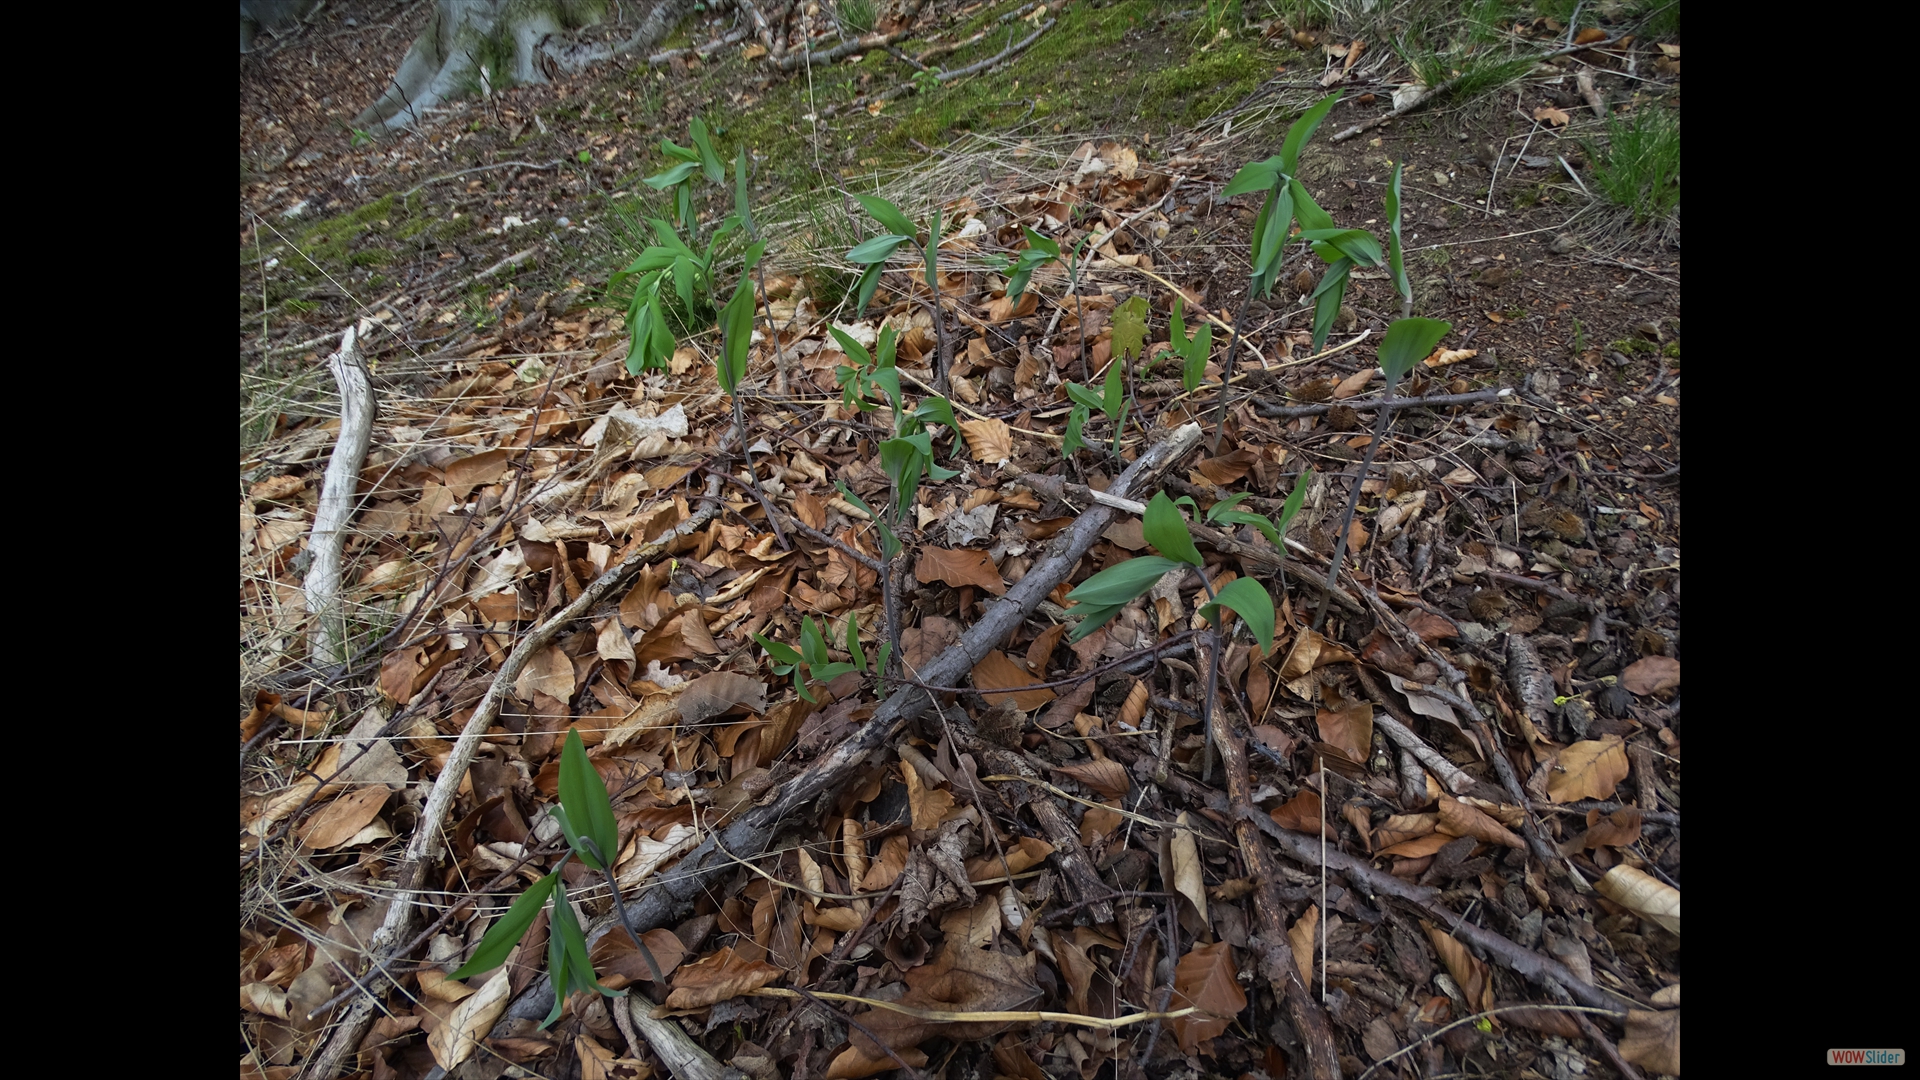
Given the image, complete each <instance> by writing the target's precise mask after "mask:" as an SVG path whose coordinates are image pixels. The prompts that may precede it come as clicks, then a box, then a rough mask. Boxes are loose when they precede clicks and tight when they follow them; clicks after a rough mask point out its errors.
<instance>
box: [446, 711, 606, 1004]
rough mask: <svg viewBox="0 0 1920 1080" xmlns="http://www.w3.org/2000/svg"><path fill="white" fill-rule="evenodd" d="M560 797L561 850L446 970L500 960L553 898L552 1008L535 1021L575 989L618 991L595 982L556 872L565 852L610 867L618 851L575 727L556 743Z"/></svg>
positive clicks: (600, 785)
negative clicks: (466, 953) (547, 870)
mask: <svg viewBox="0 0 1920 1080" xmlns="http://www.w3.org/2000/svg"><path fill="white" fill-rule="evenodd" d="M559 794H560V805H559V806H557V807H554V809H553V817H554V820H555V821H556V822H558V823H559V825H560V831H561V832H562V833H563V834H565V836H566V838H567V847H568V849H569V850H568V852H567V854H566V855H565V856H563V857H562V858H561V860H560V865H558V866H556V867H554V868H553V872H552V873H550V874H548V875H547V876H545V877H543V878H541V879H540V880H539V881H537V882H535V883H534V885H533V887H531V888H529V889H527V890H526V891H525V892H523V893H521V894H520V896H519V897H518V898H517V899H515V900H514V902H513V903H512V905H510V906H509V907H508V908H507V911H506V914H504V915H502V916H500V917H499V918H498V919H495V920H494V922H493V925H492V926H490V927H488V928H487V932H486V934H485V936H483V937H482V938H481V939H480V944H479V945H478V946H477V947H475V949H474V951H473V955H472V956H471V957H469V958H468V960H467V962H466V963H465V964H462V965H461V966H460V967H459V969H458V970H456V971H454V972H453V973H452V974H451V975H450V976H448V977H449V978H453V979H464V978H467V977H469V976H472V975H477V974H479V973H481V972H483V971H488V970H490V969H492V968H496V967H499V966H500V965H501V964H504V963H506V960H507V957H508V955H509V954H511V953H512V952H513V947H514V946H515V945H518V944H520V939H521V938H524V937H526V935H527V931H528V930H529V929H531V928H532V926H533V920H534V919H535V917H537V916H538V915H539V914H540V909H541V908H543V907H545V906H546V903H547V901H548V899H552V901H553V917H552V918H551V919H550V920H549V929H548V937H547V970H548V972H549V973H550V974H551V975H552V976H553V988H554V1002H553V1011H552V1012H551V1013H548V1014H547V1018H546V1020H544V1021H543V1022H542V1023H541V1024H540V1027H541V1028H542V1029H545V1028H547V1027H548V1026H550V1025H552V1023H553V1022H554V1021H555V1020H557V1019H559V1017H560V1009H561V1007H562V1006H563V1005H564V1004H565V1003H566V1000H567V996H568V995H569V994H572V993H574V992H575V991H588V990H590V991H595V992H597V993H601V994H605V995H607V996H608V997H624V996H625V995H626V991H624V990H609V989H607V988H606V987H604V986H602V985H600V981H599V978H598V977H597V976H596V975H595V974H594V971H593V961H592V959H591V958H590V957H589V956H588V954H587V935H586V932H585V931H584V930H583V929H581V926H580V920H579V919H578V918H577V917H576V916H575V915H574V913H573V906H572V905H571V904H569V903H568V902H567V887H566V885H565V883H564V882H563V880H562V878H561V871H562V869H564V868H565V867H566V864H567V859H570V858H578V859H579V860H580V861H581V862H583V863H585V864H586V865H587V866H588V867H590V868H592V869H594V870H598V871H600V872H602V873H603V874H609V875H610V874H611V872H612V870H613V862H614V859H615V858H616V857H618V855H619V853H620V831H619V826H618V823H617V822H616V821H615V819H614V816H613V802H612V800H611V799H609V798H608V797H607V785H606V782H605V781H603V780H602V779H601V778H600V773H599V770H597V769H595V768H594V767H593V763H592V762H591V761H589V760H587V751H586V746H585V744H584V743H582V742H581V741H580V732H579V731H578V730H569V731H568V732H567V741H566V744H565V745H564V746H563V747H562V749H561V751H560V791H559Z"/></svg>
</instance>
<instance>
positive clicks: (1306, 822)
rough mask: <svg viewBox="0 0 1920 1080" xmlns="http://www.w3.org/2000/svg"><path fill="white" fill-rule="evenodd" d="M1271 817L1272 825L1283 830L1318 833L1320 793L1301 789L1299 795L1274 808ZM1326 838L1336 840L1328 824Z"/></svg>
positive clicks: (1309, 789) (1310, 789) (1304, 788)
mask: <svg viewBox="0 0 1920 1080" xmlns="http://www.w3.org/2000/svg"><path fill="white" fill-rule="evenodd" d="M1271 816H1272V818H1273V822H1274V824H1276V825H1278V826H1280V827H1281V828H1283V829H1291V830H1293V831H1294V832H1303V833H1318V832H1319V831H1320V793H1319V792H1317V791H1314V790H1313V789H1312V788H1306V787H1303V788H1301V789H1300V792H1299V794H1297V795H1295V796H1294V797H1293V798H1291V799H1288V800H1287V801H1286V802H1284V803H1281V804H1280V805H1279V806H1276V807H1274V808H1273V811H1272V813H1271ZM1327 838H1328V839H1329V840H1333V839H1338V837H1337V836H1336V835H1335V834H1334V831H1333V827H1332V825H1330V824H1329V825H1328V827H1327Z"/></svg>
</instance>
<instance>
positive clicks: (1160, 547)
mask: <svg viewBox="0 0 1920 1080" xmlns="http://www.w3.org/2000/svg"><path fill="white" fill-rule="evenodd" d="M1297 490H1304V488H1302V489H1297ZM1182 501H1184V502H1188V503H1189V504H1191V501H1192V500H1190V499H1182ZM1249 516H1252V515H1249ZM1140 532H1141V535H1142V536H1144V537H1145V538H1146V541H1147V543H1148V545H1150V546H1151V547H1152V548H1153V549H1154V550H1155V551H1156V552H1159V554H1158V555H1145V556H1141V557H1138V558H1133V559H1128V560H1127V561H1125V562H1123V563H1120V564H1119V565H1117V566H1110V567H1108V568H1107V569H1105V570H1102V571H1100V572H1099V573H1097V574H1095V575H1093V576H1092V577H1090V578H1088V579H1087V580H1085V581H1083V582H1081V583H1080V585H1079V586H1078V587H1076V588H1075V589H1074V590H1073V591H1072V592H1070V593H1068V594H1067V599H1068V600H1069V601H1072V602H1073V603H1075V604H1077V605H1081V608H1080V611H1081V619H1080V625H1079V626H1077V627H1075V628H1074V630H1073V633H1072V634H1070V635H1068V638H1067V640H1068V641H1079V640H1080V639H1081V638H1084V637H1086V636H1087V635H1088V634H1091V633H1093V632H1094V631H1095V630H1098V629H1099V628H1100V627H1102V626H1105V625H1106V624H1107V622H1108V621H1109V620H1111V619H1112V618H1113V617H1114V616H1115V615H1117V614H1119V613H1120V609H1122V608H1124V607H1126V606H1127V605H1128V604H1130V603H1132V602H1133V601H1135V600H1137V599H1139V598H1140V597H1142V596H1144V595H1146V593H1147V591H1148V590H1149V589H1152V588H1153V586H1154V583H1155V582H1157V581H1159V580H1160V578H1161V577H1162V576H1164V575H1165V574H1166V573H1167V572H1168V571H1170V570H1177V569H1180V568H1182V567H1187V566H1193V567H1198V566H1200V565H1202V560H1201V558H1200V549H1199V548H1197V547H1195V546H1194V543H1193V534H1192V532H1190V531H1189V530H1188V528H1187V521H1186V518H1184V517H1182V516H1181V514H1180V508H1179V507H1178V506H1177V505H1175V503H1174V501H1173V500H1172V499H1169V498H1167V493H1166V492H1164V491H1161V492H1155V493H1154V496H1153V499H1152V501H1150V502H1148V503H1147V509H1146V513H1145V514H1143V515H1142V516H1141V520H1140ZM1223 607H1224V608H1227V609H1228V610H1230V611H1232V612H1234V613H1235V614H1237V615H1239V616H1240V619H1241V621H1242V622H1244V623H1246V625H1247V629H1248V630H1250V631H1252V633H1253V636H1254V638H1255V640H1257V641H1259V642H1260V645H1261V647H1262V648H1263V649H1265V650H1267V651H1268V652H1271V651H1273V632H1274V608H1273V597H1272V596H1270V595H1268V593H1267V590H1266V589H1265V588H1264V587H1263V586H1261V585H1260V583H1259V582H1257V581H1254V580H1253V579H1252V578H1236V579H1234V580H1233V581H1232V582H1229V583H1228V584H1227V586H1226V587H1225V588H1223V589H1221V590H1220V591H1219V592H1218V593H1216V594H1214V596H1213V599H1212V600H1211V601H1209V602H1208V603H1207V605H1206V606H1205V607H1203V608H1201V609H1200V614H1201V615H1202V616H1203V617H1205V618H1208V619H1211V620H1213V621H1215V622H1216V623H1217V622H1218V621H1219V617H1220V616H1219V609H1221V608H1223Z"/></svg>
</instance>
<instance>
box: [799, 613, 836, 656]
mask: <svg viewBox="0 0 1920 1080" xmlns="http://www.w3.org/2000/svg"><path fill="white" fill-rule="evenodd" d="M800 655H801V656H804V657H806V660H807V666H808V667H814V666H817V665H824V664H825V663H826V662H827V661H828V659H829V657H828V655H827V639H826V638H825V637H823V636H822V635H821V633H820V624H819V623H816V622H814V621H813V616H811V615H809V616H807V617H806V618H805V619H803V620H801V622H800Z"/></svg>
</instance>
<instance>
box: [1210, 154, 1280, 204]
mask: <svg viewBox="0 0 1920 1080" xmlns="http://www.w3.org/2000/svg"><path fill="white" fill-rule="evenodd" d="M1279 180H1280V158H1279V157H1278V156H1277V155H1276V156H1274V157H1270V158H1268V159H1267V160H1265V161H1252V162H1248V163H1247V164H1245V165H1242V166H1241V167H1240V171H1239V172H1237V173H1234V174H1233V179H1232V180H1229V181H1227V186H1226V187H1225V188H1224V189H1222V190H1221V192H1220V197H1221V198H1223V199H1231V198H1233V197H1234V196H1235V195H1245V194H1246V193H1247V192H1249V191H1265V190H1267V189H1268V188H1271V187H1272V186H1273V185H1274V184H1276V183H1278V182H1279Z"/></svg>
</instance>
